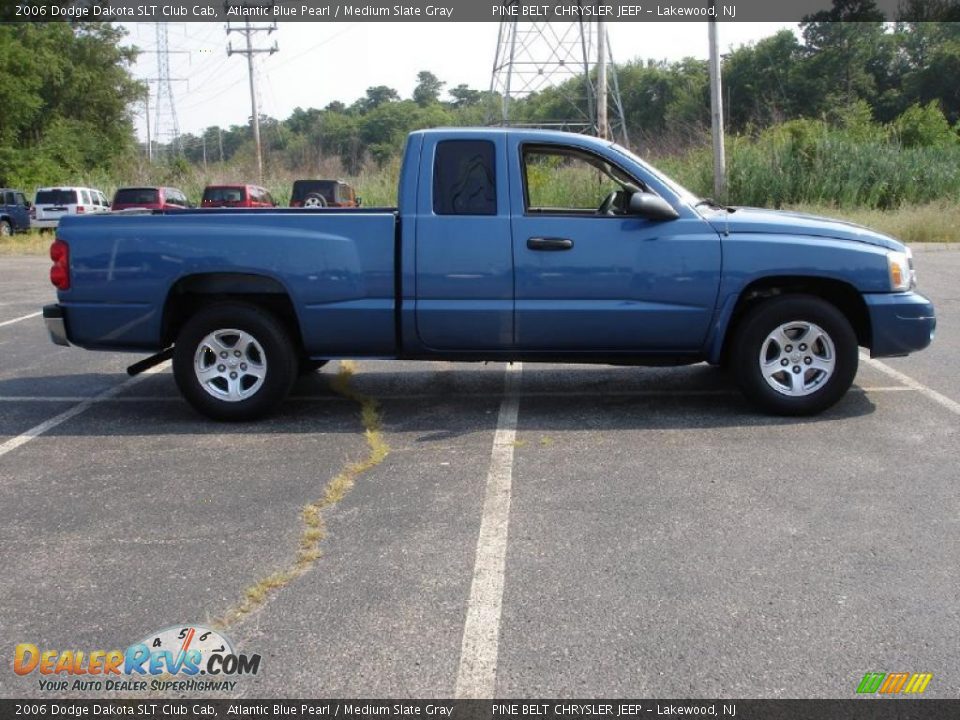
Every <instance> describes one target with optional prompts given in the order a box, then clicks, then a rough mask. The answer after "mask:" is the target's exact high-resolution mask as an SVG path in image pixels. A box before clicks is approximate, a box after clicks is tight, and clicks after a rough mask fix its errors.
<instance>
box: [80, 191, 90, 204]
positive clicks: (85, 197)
mask: <svg viewBox="0 0 960 720" xmlns="http://www.w3.org/2000/svg"><path fill="white" fill-rule="evenodd" d="M80 196H81V200H80V204H81V205H92V204H93V203H92V202H91V200H90V191H89V190H81V191H80Z"/></svg>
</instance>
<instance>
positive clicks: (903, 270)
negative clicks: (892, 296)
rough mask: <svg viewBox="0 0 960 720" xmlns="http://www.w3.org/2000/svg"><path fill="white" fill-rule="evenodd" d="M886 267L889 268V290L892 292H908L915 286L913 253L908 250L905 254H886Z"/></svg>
mask: <svg viewBox="0 0 960 720" xmlns="http://www.w3.org/2000/svg"><path fill="white" fill-rule="evenodd" d="M887 265H888V266H889V268H890V289H891V290H893V291H894V292H903V291H905V290H910V289H911V288H913V287H915V286H916V284H917V276H916V273H915V272H914V270H913V253H912V252H911V251H910V248H907V250H906V252H888V253H887Z"/></svg>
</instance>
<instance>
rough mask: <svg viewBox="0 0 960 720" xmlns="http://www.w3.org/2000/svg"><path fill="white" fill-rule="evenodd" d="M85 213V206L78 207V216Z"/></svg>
mask: <svg viewBox="0 0 960 720" xmlns="http://www.w3.org/2000/svg"><path fill="white" fill-rule="evenodd" d="M84 212H86V211H85V210H84V207H83V205H77V215H83V213H84Z"/></svg>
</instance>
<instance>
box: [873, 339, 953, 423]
mask: <svg viewBox="0 0 960 720" xmlns="http://www.w3.org/2000/svg"><path fill="white" fill-rule="evenodd" d="M860 357H861V359H862V360H863V361H864V362H865V363H867V365H869V366H870V367H872V368H874V369H875V370H879V371H880V372H882V373H883V374H884V375H887V376H888V377H891V378H893V379H894V380H896V381H897V382H901V383H903V384H904V385H906V386H907V387H908V388H910V389H911V390H916V391H917V392H918V393H920V394H921V395H923V396H924V397H927V398H929V399H930V400H933V401H934V402H935V403H937V404H938V405H941V406H942V407H945V408H946V409H947V410H949V411H950V412H952V413H953V414H954V415H960V403H958V402H957V401H956V400H951V399H950V398H948V397H947V396H946V395H942V394H940V393H938V392H937V391H936V390H934V389H933V388H929V387H927V386H926V385H924V384H923V383H921V382H920V381H918V380H914V379H913V378H912V377H910V376H909V375H905V374H903V373H902V372H900V371H899V370H894V369H893V368H892V367H890V366H889V365H887V364H885V363H882V362H880V361H879V360H875V359H874V358H871V357H869V356H867V355H866V354H861V356H860Z"/></svg>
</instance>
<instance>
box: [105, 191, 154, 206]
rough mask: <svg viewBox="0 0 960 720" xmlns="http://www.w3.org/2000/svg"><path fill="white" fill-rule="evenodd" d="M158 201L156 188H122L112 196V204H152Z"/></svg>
mask: <svg viewBox="0 0 960 720" xmlns="http://www.w3.org/2000/svg"><path fill="white" fill-rule="evenodd" d="M158 202H160V201H159V199H158V193H157V190H156V188H123V189H121V190H117V194H116V195H114V196H113V204H114V205H154V204H156V203H158Z"/></svg>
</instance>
